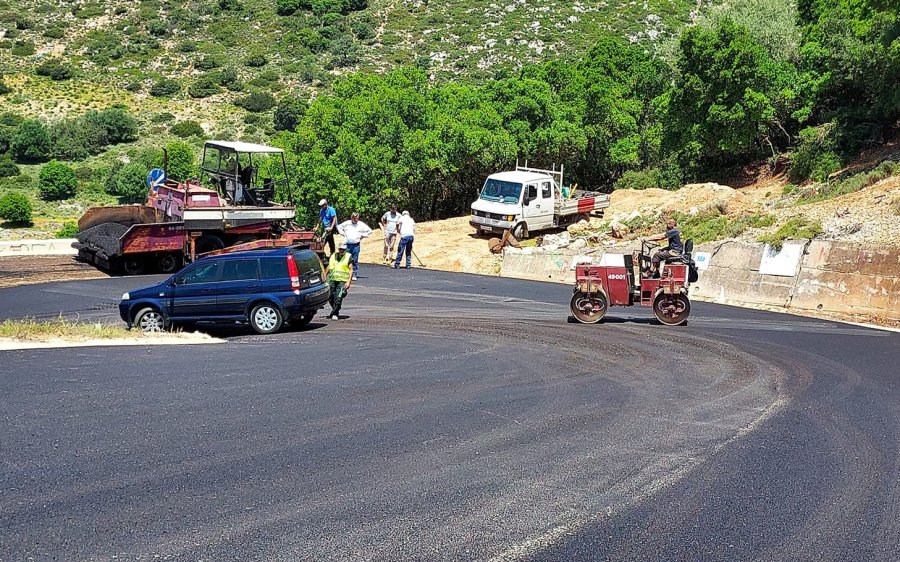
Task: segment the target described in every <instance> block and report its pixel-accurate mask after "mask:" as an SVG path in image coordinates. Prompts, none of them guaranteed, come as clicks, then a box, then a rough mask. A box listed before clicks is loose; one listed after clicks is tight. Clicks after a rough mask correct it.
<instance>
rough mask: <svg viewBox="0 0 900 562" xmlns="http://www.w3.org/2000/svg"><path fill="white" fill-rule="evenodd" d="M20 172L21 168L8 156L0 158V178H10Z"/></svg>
mask: <svg viewBox="0 0 900 562" xmlns="http://www.w3.org/2000/svg"><path fill="white" fill-rule="evenodd" d="M21 173H22V170H20V169H19V167H18V166H16V163H15V162H13V161H12V160H10V159H9V158H8V157H4V158H0V178H12V177H15V176H18V175H19V174H21Z"/></svg>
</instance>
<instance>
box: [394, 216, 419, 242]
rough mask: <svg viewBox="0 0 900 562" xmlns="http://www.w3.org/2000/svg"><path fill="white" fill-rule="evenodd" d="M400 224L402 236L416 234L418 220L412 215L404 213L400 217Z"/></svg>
mask: <svg viewBox="0 0 900 562" xmlns="http://www.w3.org/2000/svg"><path fill="white" fill-rule="evenodd" d="M398 226H399V227H400V238H403V237H404V236H415V234H416V221H414V220H413V219H412V217H411V216H409V215H403V216H402V217H400V221H399V223H398Z"/></svg>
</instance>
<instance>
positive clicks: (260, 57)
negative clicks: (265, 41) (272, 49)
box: [244, 53, 269, 68]
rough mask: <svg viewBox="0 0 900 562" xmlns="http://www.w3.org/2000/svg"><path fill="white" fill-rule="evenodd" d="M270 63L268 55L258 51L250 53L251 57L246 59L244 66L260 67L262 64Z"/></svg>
mask: <svg viewBox="0 0 900 562" xmlns="http://www.w3.org/2000/svg"><path fill="white" fill-rule="evenodd" d="M268 63H269V59H267V58H266V55H264V54H262V53H257V54H253V55H250V56H249V57H247V58H245V59H244V66H249V67H252V68H259V67H261V66H266V64H268Z"/></svg>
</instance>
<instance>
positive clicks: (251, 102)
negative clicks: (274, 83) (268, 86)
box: [234, 92, 275, 113]
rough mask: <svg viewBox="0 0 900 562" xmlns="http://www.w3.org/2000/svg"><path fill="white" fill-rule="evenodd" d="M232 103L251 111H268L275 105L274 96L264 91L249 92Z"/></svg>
mask: <svg viewBox="0 0 900 562" xmlns="http://www.w3.org/2000/svg"><path fill="white" fill-rule="evenodd" d="M234 105H236V106H238V107H243V108H244V109H246V110H247V111H250V112H252V113H260V112H263V111H268V110H270V109H272V108H273V107H275V98H274V97H273V96H272V94H268V93H266V92H251V93H250V94H248V95H247V96H245V97H243V98H241V99H239V100H237V101H235V102H234Z"/></svg>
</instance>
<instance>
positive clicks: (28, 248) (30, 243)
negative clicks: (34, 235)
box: [0, 238, 78, 257]
mask: <svg viewBox="0 0 900 562" xmlns="http://www.w3.org/2000/svg"><path fill="white" fill-rule="evenodd" d="M72 242H76V240H75V239H74V238H52V239H50V240H0V257H7V256H73V255H75V254H77V253H78V250H76V249H75V248H73V247H72Z"/></svg>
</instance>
